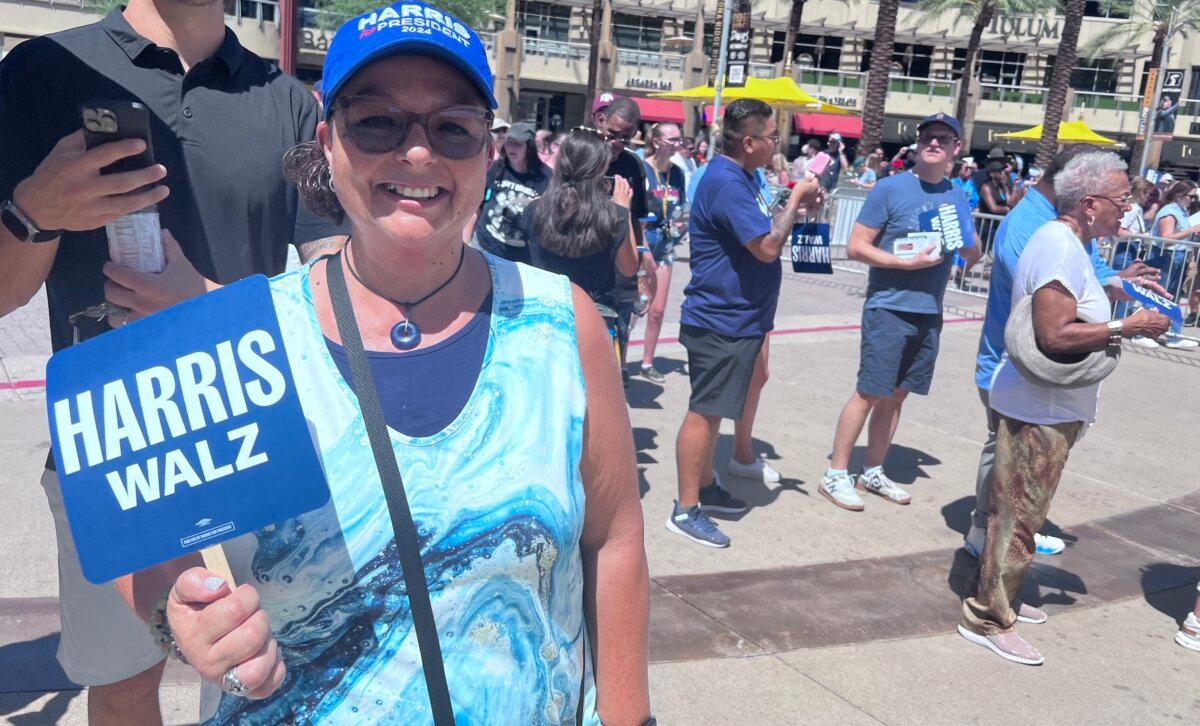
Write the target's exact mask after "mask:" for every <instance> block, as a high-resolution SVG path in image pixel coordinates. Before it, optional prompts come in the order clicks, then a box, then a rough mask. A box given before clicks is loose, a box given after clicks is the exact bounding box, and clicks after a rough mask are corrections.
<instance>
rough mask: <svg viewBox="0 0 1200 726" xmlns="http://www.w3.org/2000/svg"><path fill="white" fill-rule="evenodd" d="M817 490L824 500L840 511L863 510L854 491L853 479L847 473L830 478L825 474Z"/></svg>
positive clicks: (860, 500)
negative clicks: (836, 506) (823, 496)
mask: <svg viewBox="0 0 1200 726" xmlns="http://www.w3.org/2000/svg"><path fill="white" fill-rule="evenodd" d="M817 488H818V489H820V490H821V494H823V495H825V498H826V499H828V500H829V501H831V502H833V503H834V504H836V505H838V506H839V507H841V508H842V509H849V510H850V511H851V512H861V511H862V510H863V500H862V499H861V498H860V497H859V496H858V492H856V491H854V479H853V478H852V477H851V476H850V474H849V473H845V474H837V475H835V476H832V477H831V476H829V472H825V476H823V477H821V485H820V486H819V487H817Z"/></svg>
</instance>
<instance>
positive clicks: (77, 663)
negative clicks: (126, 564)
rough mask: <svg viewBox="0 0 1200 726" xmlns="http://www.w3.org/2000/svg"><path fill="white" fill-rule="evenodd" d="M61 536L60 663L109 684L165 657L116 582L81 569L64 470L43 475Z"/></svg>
mask: <svg viewBox="0 0 1200 726" xmlns="http://www.w3.org/2000/svg"><path fill="white" fill-rule="evenodd" d="M42 488H43V489H44V490H45V492H46V499H47V500H48V501H49V503H50V513H51V514H52V515H53V516H54V531H55V535H56V537H57V540H58V607H59V617H60V618H61V619H62V637H61V638H60V639H59V641H58V662H59V664H60V665H61V666H62V669H63V671H64V672H65V673H66V674H67V677H68V678H70V679H71V680H72V681H74V682H76V683H78V684H79V685H81V686H104V685H108V684H110V683H116V682H117V681H122V680H125V679H126V678H129V677H131V676H135V675H137V674H138V673H141V672H142V671H144V670H146V669H148V668H150V667H151V666H153V665H155V664H156V663H158V662H159V661H161V660H163V658H164V657H165V656H164V655H163V652H162V651H161V650H160V649H159V647H158V646H157V645H156V644H155V643H154V638H153V637H151V635H150V628H149V627H148V626H147V625H146V624H145V623H143V622H142V621H141V620H139V619H138V617H137V616H136V615H134V614H133V611H132V610H130V609H129V606H128V605H126V604H125V601H124V600H122V599H121V596H120V595H118V594H117V590H116V588H115V587H113V586H112V585H111V584H108V585H93V584H92V583H90V582H88V581H87V579H86V578H85V577H84V576H83V571H82V570H81V569H80V568H79V556H78V555H77V554H76V553H75V540H74V539H73V538H72V537H71V526H70V525H69V524H68V523H67V513H66V510H65V509H64V508H63V500H62V492H61V491H60V490H59V488H58V475H57V474H55V473H54V472H53V471H49V470H47V471H46V472H45V473H44V474H42Z"/></svg>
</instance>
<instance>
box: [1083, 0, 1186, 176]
mask: <svg viewBox="0 0 1200 726" xmlns="http://www.w3.org/2000/svg"><path fill="white" fill-rule="evenodd" d="M1106 7H1108V8H1109V9H1111V10H1117V11H1120V12H1119V14H1120V15H1126V16H1128V18H1129V19H1128V20H1126V21H1124V22H1122V23H1114V24H1113V25H1111V26H1109V28H1108V29H1107V30H1106V31H1105V32H1103V33H1101V34H1099V35H1097V36H1095V37H1093V38H1092V39H1091V40H1090V41H1088V43H1087V44H1086V45H1085V46H1084V47H1083V52H1084V53H1085V54H1086V55H1087V56H1088V57H1089V58H1096V57H1097V56H1099V55H1100V54H1101V52H1102V51H1103V50H1104V48H1105V47H1109V48H1114V47H1115V48H1133V47H1136V46H1137V44H1138V41H1140V40H1141V39H1142V38H1144V37H1145V36H1147V35H1150V36H1152V37H1153V43H1152V46H1151V51H1150V57H1149V58H1148V59H1147V61H1146V70H1147V71H1149V70H1150V69H1152V68H1158V67H1159V61H1160V60H1161V59H1162V51H1163V46H1164V44H1166V43H1172V44H1173V43H1174V42H1175V40H1176V39H1177V38H1178V37H1181V36H1186V35H1187V33H1188V31H1195V30H1197V29H1200V0H1110V2H1109V3H1108V4H1107V5H1106ZM1172 9H1173V10H1174V13H1175V16H1174V24H1172V22H1171V20H1172V18H1171V12H1172ZM1143 143H1144V142H1143V141H1141V140H1140V139H1137V138H1135V139H1134V140H1133V143H1132V144H1130V147H1129V152H1130V158H1131V159H1132V160H1133V163H1134V164H1137V163H1138V161H1139V160H1140V159H1141V158H1142V145H1143Z"/></svg>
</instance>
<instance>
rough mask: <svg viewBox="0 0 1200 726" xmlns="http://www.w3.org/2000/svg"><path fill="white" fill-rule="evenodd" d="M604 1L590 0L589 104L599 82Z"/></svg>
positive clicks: (594, 95) (589, 120) (589, 121)
mask: <svg viewBox="0 0 1200 726" xmlns="http://www.w3.org/2000/svg"><path fill="white" fill-rule="evenodd" d="M604 3H605V0H592V31H591V33H589V34H588V42H589V43H590V44H591V48H590V49H589V52H588V82H587V96H586V100H585V102H586V103H588V104H591V102H592V99H593V98H595V97H596V93H597V91H598V90H599V89H598V88H596V85H597V84H598V83H599V75H600V33H601V30H602V29H603V25H604ZM589 108H590V105H589ZM588 123H591V117H590V116H589V117H588Z"/></svg>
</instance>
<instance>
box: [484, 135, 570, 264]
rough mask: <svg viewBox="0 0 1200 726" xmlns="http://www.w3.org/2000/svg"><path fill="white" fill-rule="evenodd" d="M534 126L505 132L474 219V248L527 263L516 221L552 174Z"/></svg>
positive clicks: (488, 173) (547, 182)
mask: <svg viewBox="0 0 1200 726" xmlns="http://www.w3.org/2000/svg"><path fill="white" fill-rule="evenodd" d="M535 133H536V130H535V129H534V127H533V124H531V123H528V122H525V121H518V122H517V123H515V124H513V125H512V127H510V128H509V129H508V135H507V136H506V137H505V140H504V145H503V146H501V147H500V158H498V159H496V161H495V162H493V163H492V165H491V166H490V167H489V168H488V172H487V190H486V191H484V195H483V204H481V205H480V206H479V216H478V217H477V218H476V220H475V237H474V240H473V246H475V247H478V248H479V249H481V250H483V251H484V252H491V253H492V254H493V255H496V256H498V257H503V258H505V259H507V260H512V261H513V262H528V261H529V250H528V249H526V247H525V240H524V239H523V238H522V237H521V235H520V233H518V232H517V227H516V223H517V219H519V218H520V216H521V212H522V211H523V210H524V209H525V207H526V206H527V205H528V204H529V202H531V201H532V200H534V199H536V198H537V197H538V196H539V195H540V194H541V193H542V192H544V191H546V187H547V186H549V185H550V177H551V176H552V175H553V172H551V171H550V167H548V166H546V165H545V164H544V163H542V160H541V158H540V157H539V156H538V148H537V143H536V142H535V141H534V135H535Z"/></svg>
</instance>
